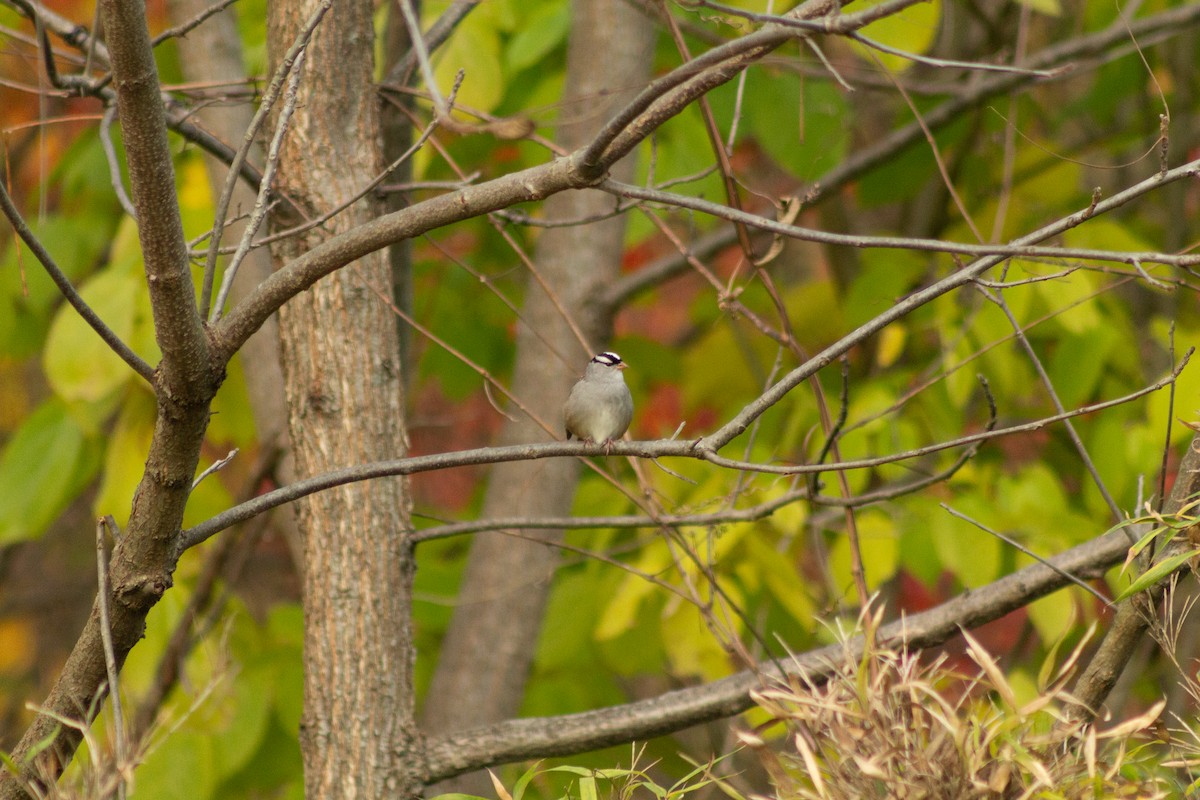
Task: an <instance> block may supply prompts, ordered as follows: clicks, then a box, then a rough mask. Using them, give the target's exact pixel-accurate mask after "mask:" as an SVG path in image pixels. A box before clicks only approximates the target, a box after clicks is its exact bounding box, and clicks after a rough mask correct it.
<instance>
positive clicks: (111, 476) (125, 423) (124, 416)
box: [92, 390, 155, 527]
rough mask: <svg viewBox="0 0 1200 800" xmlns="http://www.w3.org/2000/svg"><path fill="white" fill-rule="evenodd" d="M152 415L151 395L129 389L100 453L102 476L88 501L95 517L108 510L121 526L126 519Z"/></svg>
mask: <svg viewBox="0 0 1200 800" xmlns="http://www.w3.org/2000/svg"><path fill="white" fill-rule="evenodd" d="M154 417H155V408H154V398H153V397H151V396H150V395H149V394H148V393H146V392H142V391H136V390H135V391H134V392H132V393H131V395H130V397H129V399H128V402H126V403H125V404H124V407H123V408H122V409H121V413H120V414H119V415H118V416H117V424H116V425H115V426H114V428H113V432H112V435H111V436H110V437H109V440H108V449H107V450H106V451H105V453H104V478H103V480H101V482H100V488H99V491H97V492H96V500H95V502H94V503H93V505H92V513H93V514H94V515H96V516H97V517H99V516H101V515H103V514H112V516H113V519H115V520H116V521H117V524H118V525H120V526H122V527H124V525H125V524H126V523H127V522H129V512H130V510H131V509H132V508H133V493H134V490H135V489H136V488H137V485H138V481H140V480H141V478H142V472H143V471H144V467H145V464H146V456H147V454H149V452H150V438H151V436H152V435H153V433H154Z"/></svg>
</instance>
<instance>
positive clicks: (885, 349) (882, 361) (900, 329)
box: [875, 323, 908, 368]
mask: <svg viewBox="0 0 1200 800" xmlns="http://www.w3.org/2000/svg"><path fill="white" fill-rule="evenodd" d="M907 341H908V330H907V329H906V328H905V327H904V326H903V325H901V324H899V323H893V324H891V325H888V326H887V327H886V328H884V329H883V330H882V331H880V332H879V348H878V349H877V350H876V351H875V363H876V364H878V365H879V366H880V367H884V368H886V367H890V366H891V365H892V364H895V363H896V359H898V358H899V357H900V354H901V353H903V352H904V344H905V342H907Z"/></svg>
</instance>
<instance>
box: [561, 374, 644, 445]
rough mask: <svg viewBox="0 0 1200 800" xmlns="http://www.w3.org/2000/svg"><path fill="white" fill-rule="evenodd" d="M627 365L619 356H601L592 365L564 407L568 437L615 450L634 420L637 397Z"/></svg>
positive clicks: (573, 388)
mask: <svg viewBox="0 0 1200 800" xmlns="http://www.w3.org/2000/svg"><path fill="white" fill-rule="evenodd" d="M623 369H625V362H624V361H622V360H621V357H620V356H619V355H617V354H616V353H607V352H605V353H597V354H596V355H595V356H593V357H592V360H591V361H589V362H588V365H587V371H586V372H584V373H583V377H582V378H581V379H580V380H579V382H578V383H576V384H575V385H574V386H573V387H571V394H570V395H569V396H568V397H567V404H566V406H565V407H564V408H563V421H564V423H565V426H566V429H567V438H568V439H570V438H571V437H572V436H578V437H579V438H580V439H584V440H587V441H592V442H596V443H598V444H604V445H605V447H606V448H607V447H611V446H612V442H613V439H619V438H620V437H621V435H622V434H624V433H625V431H626V429H628V428H629V423H630V422H631V421H632V420H633V395H631V394H630V393H629V387H628V386H626V385H625V376H624V375H622V374H621V370H623Z"/></svg>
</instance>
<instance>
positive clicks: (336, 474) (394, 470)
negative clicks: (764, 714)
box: [179, 348, 1194, 553]
mask: <svg viewBox="0 0 1200 800" xmlns="http://www.w3.org/2000/svg"><path fill="white" fill-rule="evenodd" d="M1193 351H1194V348H1193V349H1189V350H1188V351H1187V352H1186V353H1185V354H1184V356H1183V358H1182V359H1180V361H1179V364H1178V365H1177V366H1176V367H1175V368H1174V369H1173V370H1172V371H1171V372H1170V374H1168V375H1167V376H1165V377H1163V378H1161V379H1160V380H1158V381H1156V382H1154V383H1153V384H1150V385H1149V386H1146V387H1143V388H1142V389H1139V390H1138V391H1136V392H1133V393H1132V394H1127V395H1124V396H1123V397H1118V398H1115V399H1113V400H1106V401H1104V402H1102V403H1093V404H1092V405H1088V406H1083V407H1081V408H1077V409H1075V410H1073V411H1067V412H1065V413H1062V414H1055V415H1054V416H1051V417H1044V418H1042V419H1038V420H1034V421H1033V422H1026V423H1024V424H1021V425H1013V426H1011V427H1008V428H999V429H996V430H990V431H980V432H978V433H973V434H970V435H968V436H963V437H960V438H958V439H952V440H950V441H947V442H939V443H936V444H931V445H926V446H925V447H919V448H916V449H913V450H906V451H904V452H902V453H894V454H891V455H886V456H879V457H877V458H865V459H857V460H854V461H841V462H834V463H829V464H796V465H784V466H777V465H773V464H758V463H754V462H750V461H737V460H734V459H730V458H724V457H723V456H719V455H717V453H716V452H715V450H712V449H708V448H706V447H705V446H704V444H703V443H704V441H705V440H704V439H697V440H695V441H679V440H676V439H658V440H651V441H642V442H626V441H617V442H613V443H612V444H610V445H605V444H588V443H584V442H580V441H571V442H538V443H531V444H518V445H509V446H507V447H480V448H475V449H473V450H459V451H456V452H450V453H437V454H434V455H426V456H412V457H409V458H399V459H394V460H391V461H378V462H375V463H372V464H360V465H357V466H353V467H345V468H344V469H339V470H334V471H332V472H327V473H325V474H323V475H315V476H313V477H311V478H306V479H304V480H301V481H296V482H295V483H293V484H291V485H289V486H284V487H282V488H279V489H276V490H274V491H271V492H267V493H266V494H263V495H259V496H258V497H256V498H254V499H253V500H250V501H248V502H245V503H241V504H239V505H236V506H234V507H233V508H231V509H229V510H228V511H223V512H221V513H220V514H218V515H216V516H215V517H212V518H210V519H208V520H206V521H204V522H202V523H200V524H199V525H197V526H195V527H194V528H189V529H188V530H186V531H183V533H182V534H181V535H180V538H179V552H180V553H182V552H183V551H185V550H187V549H189V548H191V547H195V546H196V545H198V544H200V543H201V542H203V541H204V540H206V539H208V538H209V537H210V536H213V535H215V534H217V533H219V532H221V531H223V530H225V529H226V528H229V527H231V526H233V525H236V524H238V523H239V522H245V521H246V520H248V519H252V518H253V517H256V516H258V515H259V514H262V513H264V512H266V511H270V510H271V509H272V508H275V507H277V506H281V505H284V504H286V503H290V502H292V501H294V500H299V499H300V498H302V497H306V496H308V495H310V494H314V493H316V492H320V491H324V490H326V489H332V488H335V487H337V486H344V485H346V484H348V483H357V482H358V481H365V480H371V479H374V478H386V477H394V476H396V475H413V474H415V473H418V472H432V471H435V470H442V469H451V468H454V467H469V466H475V465H478V464H498V463H501V462H506V461H532V460H535V459H541V458H563V457H581V456H595V455H600V454H611V455H614V456H631V457H634V458H650V459H654V458H662V457H669V456H673V457H677V458H696V459H700V460H702V461H707V462H709V463H711V464H714V465H716V466H720V467H729V468H731V469H739V470H746V471H752V472H765V473H770V474H783V475H799V474H810V473H814V472H836V471H839V470H852V469H870V468H873V467H878V466H882V465H885V464H892V463H896V462H898V461H907V460H910V459H913V458H920V457H922V456H927V455H930V454H932V453H937V452H940V451H942V450H950V449H953V448H956V447H967V446H972V445H978V444H979V443H981V442H984V441H987V440H989V439H995V438H998V437H1001V436H1009V435H1012V434H1014V433H1025V432H1028V431H1033V430H1039V429H1041V428H1044V427H1046V426H1047V425H1052V424H1054V423H1055V422H1061V421H1063V420H1066V419H1071V418H1072V417H1078V416H1082V415H1084V414H1093V413H1095V412H1097V411H1103V410H1104V409H1107V408H1113V407H1115V406H1118V405H1121V404H1123V403H1128V402H1130V401H1132V400H1136V399H1137V398H1139V397H1143V396H1145V395H1147V394H1150V393H1151V392H1155V391H1158V390H1159V389H1162V388H1163V387H1164V386H1167V385H1169V384H1171V383H1173V382H1174V381H1175V380H1176V379H1177V378H1178V377H1179V374H1180V373H1181V372H1182V371H1183V369H1184V367H1186V366H1187V363H1188V360H1189V359H1190V358H1191V355H1192V352H1193ZM727 443H728V440H726V441H723V442H721V443H720V445H721V446H723V445H724V444H727ZM659 524H661V523H659Z"/></svg>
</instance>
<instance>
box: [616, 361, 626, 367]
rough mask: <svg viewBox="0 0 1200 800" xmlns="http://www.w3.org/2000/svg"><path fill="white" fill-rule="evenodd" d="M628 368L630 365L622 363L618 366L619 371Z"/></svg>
mask: <svg viewBox="0 0 1200 800" xmlns="http://www.w3.org/2000/svg"><path fill="white" fill-rule="evenodd" d="M628 366H629V365H628V364H626V363H625V362H624V361H622V362H621V363H620V364H617V369H626V368H627V367H628Z"/></svg>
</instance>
